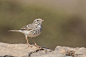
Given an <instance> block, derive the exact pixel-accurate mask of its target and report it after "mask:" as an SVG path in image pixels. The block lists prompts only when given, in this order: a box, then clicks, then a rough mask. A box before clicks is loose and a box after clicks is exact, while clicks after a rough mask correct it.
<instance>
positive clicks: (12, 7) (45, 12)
mask: <svg viewBox="0 0 86 57" xmlns="http://www.w3.org/2000/svg"><path fill="white" fill-rule="evenodd" d="M36 18H42V19H45V21H44V22H43V25H42V26H43V31H42V33H41V35H40V36H37V37H35V38H34V40H35V42H36V43H37V44H38V45H40V46H43V47H47V48H51V49H54V48H55V47H56V46H57V45H60V46H71V47H78V46H79V47H80V46H84V47H86V35H85V34H86V27H85V24H86V23H85V21H84V20H83V19H82V17H81V16H78V15H76V14H69V13H68V12H64V11H62V9H61V10H55V9H54V8H53V9H52V7H51V8H48V7H47V6H42V7H41V6H40V5H28V6H27V5H22V4H20V3H19V2H17V1H0V42H6V43H26V40H25V39H24V35H23V34H21V33H13V32H8V31H9V30H12V29H19V28H21V27H22V26H24V25H27V24H29V23H32V22H33V20H34V19H36ZM28 39H29V42H30V43H32V44H33V42H32V40H31V38H28Z"/></svg>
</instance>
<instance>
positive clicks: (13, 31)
mask: <svg viewBox="0 0 86 57" xmlns="http://www.w3.org/2000/svg"><path fill="white" fill-rule="evenodd" d="M9 31H12V32H21V30H9Z"/></svg>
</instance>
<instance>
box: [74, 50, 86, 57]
mask: <svg viewBox="0 0 86 57" xmlns="http://www.w3.org/2000/svg"><path fill="white" fill-rule="evenodd" d="M74 56H75V57H86V48H79V49H78V50H77V51H76V52H75V55H74Z"/></svg>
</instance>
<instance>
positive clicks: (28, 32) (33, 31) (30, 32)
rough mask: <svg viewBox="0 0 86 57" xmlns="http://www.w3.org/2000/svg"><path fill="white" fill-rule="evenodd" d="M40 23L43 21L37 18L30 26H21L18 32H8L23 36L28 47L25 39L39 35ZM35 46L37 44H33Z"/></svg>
mask: <svg viewBox="0 0 86 57" xmlns="http://www.w3.org/2000/svg"><path fill="white" fill-rule="evenodd" d="M42 21H44V20H42V19H41V18H38V19H35V20H34V21H33V23H32V24H28V25H26V26H23V27H22V28H20V29H19V30H10V31H13V32H21V33H23V34H24V35H25V38H26V40H27V43H28V46H30V45H29V42H28V39H27V37H31V38H32V37H36V36H38V35H40V34H41V32H42ZM32 40H33V38H32ZM33 42H34V40H33ZM34 43H35V42H34ZM35 45H37V44H36V43H35Z"/></svg>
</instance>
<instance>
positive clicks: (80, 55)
mask: <svg viewBox="0 0 86 57" xmlns="http://www.w3.org/2000/svg"><path fill="white" fill-rule="evenodd" d="M16 56H17V57H86V48H84V47H81V48H78V47H77V48H71V47H65V46H63V47H62V46H57V47H56V48H55V49H54V50H51V49H48V48H38V47H36V46H34V45H32V48H31V47H28V46H27V44H8V43H0V57H16Z"/></svg>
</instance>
